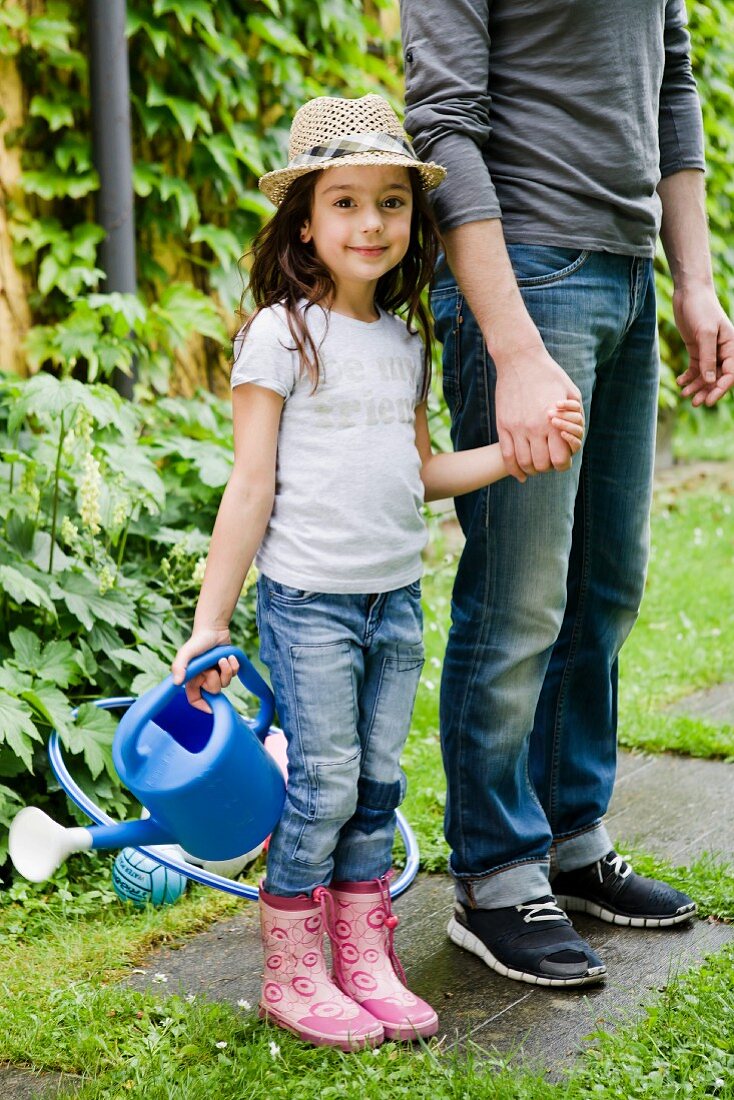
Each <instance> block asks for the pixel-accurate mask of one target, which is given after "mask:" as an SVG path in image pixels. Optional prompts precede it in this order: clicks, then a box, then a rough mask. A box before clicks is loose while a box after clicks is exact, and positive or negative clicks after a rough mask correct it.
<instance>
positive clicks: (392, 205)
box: [382, 195, 405, 210]
mask: <svg viewBox="0 0 734 1100" xmlns="http://www.w3.org/2000/svg"><path fill="white" fill-rule="evenodd" d="M382 205H383V206H386V207H387V209H388V210H399V209H400V207H401V206H405V203H404V202H403V200H402V199H399V198H398V197H397V195H393V196H391V197H390V198H389V199H385V200H384V201H383V203H382Z"/></svg>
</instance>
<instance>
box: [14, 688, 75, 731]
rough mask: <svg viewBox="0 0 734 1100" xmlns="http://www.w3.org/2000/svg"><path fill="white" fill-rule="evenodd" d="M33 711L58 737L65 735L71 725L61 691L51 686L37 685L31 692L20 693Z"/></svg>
mask: <svg viewBox="0 0 734 1100" xmlns="http://www.w3.org/2000/svg"><path fill="white" fill-rule="evenodd" d="M21 698H22V699H25V701H26V703H28V704H29V705H30V706H31V707H32V708H33V711H34V712H35V713H36V714H37V715H38V716H39V717H40V718H41V719H42V720H43V721H44V722H47V723H48V724H49V726H50V727H51V729H53V730H56V731H57V732H58V734H59V736H62V735H64V736H65V735H66V734H67V732H68V730H69V729H70V728H71V725H72V721H73V720H72V717H71V707H70V706H69V701H68V700H67V698H66V696H65V695H64V693H63V692H62V691H59V689H58V688H55V687H53V686H52V685H51V684H39V685H38V686H37V687H34V688H33V689H32V690H31V691H24V692H21Z"/></svg>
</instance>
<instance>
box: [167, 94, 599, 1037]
mask: <svg viewBox="0 0 734 1100" xmlns="http://www.w3.org/2000/svg"><path fill="white" fill-rule="evenodd" d="M444 175H445V172H444V169H443V168H441V167H440V166H438V165H436V164H422V163H421V162H420V161H419V160H418V159H417V157H416V155H415V153H414V152H413V150H412V148H411V146H410V144H409V143H408V141H407V138H406V136H405V134H404V133H403V131H402V129H401V127H400V124H399V122H398V119H397V117H396V115H395V114H394V112H393V111H392V108H391V107H390V106H389V104H388V103H387V102H386V101H385V100H383V99H382V98H381V97H380V96H376V95H368V96H365V97H364V98H362V99H358V100H344V99H332V98H319V99H315V100H312V101H311V102H310V103H307V104H306V105H305V106H304V107H302V108H301V109H300V110H299V111H298V113H297V114H296V116H295V119H294V121H293V126H292V129H291V141H290V161H289V164H288V165H287V167H286V168H283V169H280V170H278V171H275V172H270V173H269V174H268V175H266V176H264V177H263V178H262V180H261V181H260V187H261V189H262V190H263V191H264V192H265V194H266V195H268V197H269V198H271V199H272V200H273V202H274V203H275V204H276V205H277V206H278V210H277V212H276V214H275V216H274V217H273V219H272V221H271V222H270V223H269V224H268V225H267V226H266V227H265V229H264V230H263V231H262V232H261V233H260V234H259V236H258V238H257V239H256V241H255V244H254V263H253V267H252V277H251V287H252V292H253V295H254V299H255V302H256V305H257V310H256V312H255V314H254V316H253V317H252V318H251V319H250V320H249V322H248V323H247V324H246V325H245V327H244V329H243V330H242V332H241V333H240V335H239V337H238V339H237V341H236V357H235V363H234V368H233V371H232V387H233V395H232V401H233V409H234V440H235V455H234V468H233V471H232V476H231V478H230V480H229V483H228V485H227V488H226V490H225V492H224V496H223V498H222V503H221V506H220V510H219V514H218V516H217V521H216V524H215V527H214V533H213V536H212V541H211V548H210V551H209V557H208V562H207V567H206V574H205V577H204V582H203V586H202V590H201V594H200V597H199V601H198V605H197V609H196V615H195V620H194V629H193V633H192V635H191V638H190V639H189V641H188V642H186V644H185V645H184V646H182V648H181V649H180V651H179V653H178V654H177V656H176V659H175V661H174V664H173V671H174V676H175V678H176V679H177V681H178V682H181V680H182V679H183V674H184V670H185V668H186V665H187V663H188V662H189V661H190V660H191V659H192V657H194V656H195V655H196V654H198V653H202V652H204V651H205V650H207V649H209V648H211V647H212V646H215V645H221V644H226V643H229V641H230V636H229V621H230V618H231V615H232V612H233V609H234V607H235V603H236V601H237V598H238V596H239V594H240V591H241V589H242V584H243V580H244V577H245V575H246V573H247V571H248V569H249V567H250V564H251V562H252V560H253V558H254V557H255V554H256V552H257V565H258V567H259V570H260V576H259V580H258V628H259V632H260V643H261V655H262V659H263V661H264V662H265V664H266V665H267V666H268V669H269V671H270V676H271V680H272V684H273V689H274V692H275V697H276V702H277V708H278V715H279V718H280V722H281V724H282V726H283V729H284V731H285V734H286V737H287V740H288V776H289V777H288V794H287V799H286V806H285V810H284V813H283V817H282V818H281V821H280V823H279V824H278V826H277V827H276V829H275V831H274V832H273V835H272V838H271V841H270V846H269V851H268V863H267V877H266V879H265V882H264V884H263V887H262V889H261V891H260V909H261V925H262V938H263V948H264V952H265V976H264V982H263V990H262V1000H261V1006H260V1012H261V1015H263V1016H267V1017H268V1018H270V1019H271V1020H273V1021H274V1022H275V1023H277V1024H279V1025H280V1026H281V1027H285V1028H288V1029H289V1030H291V1031H294V1032H295V1033H296V1034H298V1035H300V1036H301V1037H302V1038H304V1039H307V1040H308V1041H310V1042H312V1043H316V1044H324V1045H330V1046H336V1047H340V1048H341V1049H343V1050H351V1049H358V1048H361V1047H363V1046H365V1045H375V1044H377V1043H380V1042H381V1041H382V1039H383V1038H385V1037H387V1038H391V1039H414V1038H416V1037H418V1036H429V1035H432V1034H434V1032H435V1031H436V1030H437V1027H438V1019H437V1016H436V1013H435V1012H434V1011H433V1009H432V1008H431V1007H430V1006H429V1005H428V1004H426V1003H425V1002H424V1001H422V1000H420V999H419V998H418V997H416V996H415V995H414V994H413V993H411V992H409V991H408V990H407V989H406V987H405V985H404V975H403V972H402V968H401V967H400V964H399V962H398V960H397V958H396V956H395V952H394V949H393V931H394V928H395V925H396V924H397V918H396V917H394V916H393V915H392V912H391V907H390V893H389V888H388V876H389V871H390V865H391V853H392V845H393V838H394V830H395V809H396V807H397V806H398V805H399V803H400V801H401V799H402V797H403V794H404V791H405V776H404V775H403V772H402V771H401V769H400V755H401V752H402V749H403V745H404V743H405V739H406V735H407V733H408V728H409V725H410V719H411V713H412V708H413V702H414V698H415V693H416V689H417V687H418V680H419V677H420V673H421V667H422V665H423V645H422V637H421V635H422V620H421V604H420V577H421V572H422V567H421V551H422V550H423V548H424V546H425V542H426V528H425V524H424V522H423V519H422V516H421V506H422V504H423V501H424V500H436V499H438V498H441V497H450V496H455V495H458V494H460V493H467V492H470V491H472V490H474V489H478V488H480V487H481V486H484V485H488V484H490V483H491V482H494V481H496V480H498V479H499V478H501V477H504V476H505V473H506V471H505V468H504V464H503V460H502V456H501V454H500V448H499V445H497V444H494V445H492V446H488V447H481V448H479V449H477V450H474V451H465V452H461V453H455V454H437V455H434V454H432V452H431V444H430V439H429V433H428V424H427V419H426V393H427V389H428V381H429V363H430V345H429V340H428V336H429V333H428V319H427V317H426V315H425V312H424V308H423V306H422V304H421V302H420V293H421V291H422V290H423V288H424V287H425V285H426V284H427V282H428V280H429V278H430V276H431V272H432V268H433V264H434V261H435V258H436V253H437V247H438V237H437V233H436V230H435V228H434V222H433V219H432V217H431V214H430V208H429V206H428V204H427V200H426V198H425V191H427V190H429V189H430V188H433V187H435V186H437V185H438V184H439V183H440V182H441V180H442V179H443V177H444ZM399 308H405V310H406V313H407V324H406V322H404V321H402V320H400V319H399V318H398V317H397V316H396V315H395V312H394V311H395V310H397V309H399ZM413 320H415V321H416V322H417V324H418V327H419V328H420V330H421V331H422V334H423V336H424V338H425V348H424V347H423V345H422V342H421V338H420V336H419V335H418V333H417V332H415V331H414V330H413V328H412V322H413ZM548 415H549V417H550V418H551V420H552V423H553V425H554V426H555V427H556V428H557V429H558V431H559V432H560V433H561V435H562V437H563V438H564V440H565V441H566V443H567V444H568V447H569V462H570V456H571V454H572V453H573V452H575V451H577V450H578V449H579V448H580V446H581V439H582V436H583V415H582V412H581V407H580V406H579V404H578V403H577V402H573V401H569V402H566V403H565V404H564V405H563V407H558V408H556V409H552V410H549V414H548ZM236 667H237V665H236V661H235V660H234V658H231V659H230V660H229V661H222V662H220V667H219V668H218V669H214V670H210V671H209V672H207V673H204V674H203V675H202V676H200V677H197V678H196V679H195V680H192V682H191V684H190V685H189V687H188V692H189V699H190V701H191V702H192V703H194V705H198V706H202V707H206V704H205V703H204V702H203V700H202V699H201V694H200V691H201V688H202V687H204V688H206V689H207V690H209V691H216V690H219V688H221V687H222V686H226V685H227V684H228V683H229V682H230V680H231V677H232V674H233V672H234V671H236ZM324 932H326V933H327V934H328V936H329V938H330V940H331V945H332V957H333V971H332V973H331V974H330V973H329V971H328V970H327V967H326V963H325V959H324V954H323V939H324Z"/></svg>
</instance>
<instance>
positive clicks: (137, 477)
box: [100, 443, 166, 508]
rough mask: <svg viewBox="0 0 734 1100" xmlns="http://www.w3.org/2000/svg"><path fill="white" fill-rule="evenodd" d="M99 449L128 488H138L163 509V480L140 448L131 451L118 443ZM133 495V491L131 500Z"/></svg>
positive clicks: (164, 489) (164, 496)
mask: <svg viewBox="0 0 734 1100" xmlns="http://www.w3.org/2000/svg"><path fill="white" fill-rule="evenodd" d="M100 449H101V450H102V451H103V452H104V453H105V454H106V455H107V458H108V460H109V465H110V466H111V467H112V468H113V469H116V470H119V471H120V472H121V474H122V475H123V478H124V479H125V482H126V483H127V485H128V487H130V488H131V487H132V486H135V485H137V486H140V488H142V489H145V491H146V493H148V494H149V495H150V496H151V497H152V499H153V501H155V503H156V504H158V505H159V506H160V507H161V508H162V507H163V504H164V503H165V499H166V488H165V485H164V484H163V478H162V477H161V476H160V474H159V473H158V471H157V469H156V468H155V466H154V464H153V463H152V462H151V461H150V459H149V458H148V457H147V455H145V453H144V452H143V451H142V450H141V449H140V448H137V449H131V448H130V447H127V446H124V445H122V444H119V443H103V444H101V448H100ZM135 495H136V494H135V492H134V490H133V491H132V493H131V496H132V497H133V499H134V498H135Z"/></svg>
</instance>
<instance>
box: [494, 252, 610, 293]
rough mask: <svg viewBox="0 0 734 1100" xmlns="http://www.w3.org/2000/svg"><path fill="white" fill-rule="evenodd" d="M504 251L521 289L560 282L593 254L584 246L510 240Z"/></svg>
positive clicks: (578, 269)
mask: <svg viewBox="0 0 734 1100" xmlns="http://www.w3.org/2000/svg"><path fill="white" fill-rule="evenodd" d="M507 252H508V254H509V257H510V262H511V263H512V269H513V271H514V272H515V278H516V279H517V285H518V286H519V287H521V288H523V289H527V288H528V287H542V286H551V285H554V284H555V283H560V282H562V280H564V279H568V278H569V277H570V276H571V275H575V273H576V272H577V271H580V270H581V268H582V267H583V266H584V264H585V263H586V262H587V260H588V259H589V258H590V256H591V255H592V253H591V252H590V251H589V250H588V249H585V248H584V249H579V248H558V247H556V246H555V245H544V244H543V245H540V244H510V245H508V246H507Z"/></svg>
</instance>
